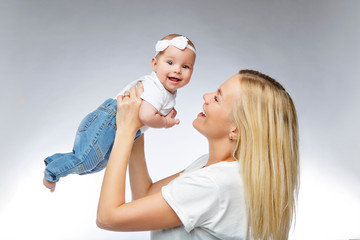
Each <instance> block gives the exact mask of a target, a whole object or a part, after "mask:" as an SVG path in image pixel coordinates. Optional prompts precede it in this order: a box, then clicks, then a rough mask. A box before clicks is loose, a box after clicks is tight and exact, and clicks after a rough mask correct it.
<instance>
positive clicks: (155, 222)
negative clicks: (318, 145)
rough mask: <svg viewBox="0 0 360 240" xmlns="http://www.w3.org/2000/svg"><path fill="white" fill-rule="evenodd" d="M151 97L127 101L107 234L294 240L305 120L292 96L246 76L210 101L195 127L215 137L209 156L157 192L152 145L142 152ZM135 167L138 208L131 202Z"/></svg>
mask: <svg viewBox="0 0 360 240" xmlns="http://www.w3.org/2000/svg"><path fill="white" fill-rule="evenodd" d="M141 91H142V86H141V85H140V84H138V87H137V89H135V88H132V89H131V91H130V97H128V96H126V95H125V97H123V96H119V97H118V113H119V112H122V111H124V112H125V111H126V112H127V114H126V115H125V114H118V118H117V126H118V129H117V133H116V137H115V142H114V147H113V150H112V153H111V156H110V160H109V163H108V166H107V169H106V172H105V176H104V181H103V186H102V189H101V194H100V200H99V207H98V215H97V225H98V226H99V227H100V228H104V229H108V230H115V231H139V230H140V231H144V230H151V231H152V233H151V237H152V239H171V240H177V239H179V240H180V239H287V238H288V235H289V230H290V226H291V222H292V218H293V216H294V208H295V200H296V196H297V191H298V181H299V180H298V178H299V157H298V126H297V116H296V111H295V107H294V104H293V102H292V100H291V97H290V96H289V94H288V93H287V92H286V91H285V89H284V88H283V87H282V86H281V85H280V84H279V83H278V82H276V81H275V80H274V79H272V78H270V77H268V76H266V75H264V74H262V73H260V72H257V71H252V70H242V71H240V72H239V73H238V74H236V75H234V76H232V77H230V78H229V79H228V80H226V81H225V82H224V83H223V84H222V85H221V86H220V87H219V88H218V89H217V90H216V91H215V92H213V93H209V94H205V95H204V101H205V102H204V105H203V111H202V112H201V113H199V114H198V116H197V118H196V119H195V120H194V122H193V126H194V128H195V129H196V130H198V131H199V132H200V133H201V134H202V135H204V136H205V137H206V138H207V140H208V142H209V154H207V155H205V156H202V157H200V158H199V159H197V160H196V161H194V163H192V164H191V165H190V166H189V167H188V168H186V169H185V170H184V171H182V172H179V173H177V174H175V175H172V176H170V177H168V178H165V179H163V180H161V181H158V182H156V183H153V182H152V181H151V178H150V177H149V174H148V171H147V167H146V161H145V153H144V137H143V136H141V137H140V138H138V139H137V140H136V141H135V142H134V143H133V139H134V136H135V134H136V131H137V129H139V127H141V123H140V121H139V118H138V111H139V106H140V104H141V100H140V99H139V97H138V96H139V94H141ZM126 94H127V93H126ZM174 117H175V116H174ZM128 166H129V175H130V184H131V189H132V196H133V201H132V202H129V203H125V176H126V170H127V167H128Z"/></svg>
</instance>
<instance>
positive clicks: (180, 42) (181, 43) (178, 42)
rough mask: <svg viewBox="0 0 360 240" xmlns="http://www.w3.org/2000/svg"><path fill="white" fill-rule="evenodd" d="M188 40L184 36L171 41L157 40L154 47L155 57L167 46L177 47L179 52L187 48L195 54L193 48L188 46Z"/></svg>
mask: <svg viewBox="0 0 360 240" xmlns="http://www.w3.org/2000/svg"><path fill="white" fill-rule="evenodd" d="M188 41H189V40H188V39H187V38H186V37H184V36H179V37H175V38H173V39H171V40H159V41H158V42H157V43H156V45H155V51H156V53H155V56H156V55H158V54H159V52H162V51H164V50H165V49H166V48H167V47H168V46H174V47H177V48H178V49H180V50H184V49H185V48H188V49H190V50H192V51H193V52H194V53H195V54H196V51H195V48H193V47H192V46H190V45H189V44H188Z"/></svg>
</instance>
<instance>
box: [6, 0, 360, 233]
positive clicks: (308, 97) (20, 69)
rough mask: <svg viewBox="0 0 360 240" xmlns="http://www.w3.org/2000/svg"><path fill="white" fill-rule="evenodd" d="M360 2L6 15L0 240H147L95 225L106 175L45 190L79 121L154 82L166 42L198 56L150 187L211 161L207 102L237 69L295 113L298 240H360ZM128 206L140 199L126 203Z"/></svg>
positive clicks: (84, 5)
mask: <svg viewBox="0 0 360 240" xmlns="http://www.w3.org/2000/svg"><path fill="white" fill-rule="evenodd" d="M359 22H360V1H222V2H220V1H219V2H215V1H204V0H202V1H188V0H183V1H156V3H150V1H131V2H130V1H115V0H113V1H109V0H104V1H84V0H77V1H75V0H74V1H48V0H44V1H38V0H36V1H17V0H9V1H6V0H1V1H0V34H1V37H0V80H1V88H0V89H1V90H0V91H1V92H0V93H1V94H0V97H1V101H0V104H1V110H2V114H1V119H0V121H1V124H0V126H1V138H0V146H1V149H2V150H1V170H0V171H1V174H0V189H1V194H0V226H1V227H0V228H1V230H0V239H24V238H27V239H48V238H52V239H148V236H149V233H148V232H137V233H114V232H107V231H103V230H100V229H98V228H97V227H96V225H95V218H96V208H97V201H98V196H99V192H100V187H101V181H102V177H103V172H102V173H99V174H95V175H91V176H83V177H79V176H70V177H68V178H65V179H63V180H61V181H60V182H59V184H58V186H57V189H56V191H55V193H53V194H51V193H49V192H48V191H47V190H45V188H43V186H42V171H43V168H44V165H43V163H42V159H43V158H45V157H46V156H47V155H50V154H52V153H55V152H66V151H69V150H71V147H72V143H73V138H74V134H75V131H76V129H77V125H78V123H79V122H80V121H81V119H82V117H83V116H84V115H86V114H87V113H88V112H89V111H91V110H92V109H93V108H94V107H96V106H97V105H98V104H100V103H101V102H102V101H103V100H104V99H106V98H108V97H113V96H115V95H116V94H117V93H118V91H119V90H120V89H121V88H122V87H123V86H124V85H125V84H126V83H127V82H129V81H132V80H134V79H136V78H137V77H138V76H140V75H143V74H147V73H149V72H150V71H151V68H150V60H151V57H152V56H153V54H154V45H155V43H156V41H157V40H158V39H159V38H161V37H162V36H164V35H166V34H168V33H182V34H184V35H187V36H188V37H189V38H190V39H191V40H192V41H193V42H194V43H195V45H196V47H197V53H198V56H197V62H196V66H195V71H194V74H193V77H192V80H191V82H190V84H189V85H188V86H187V87H185V88H183V89H181V90H180V91H179V93H178V101H177V102H178V104H177V107H176V108H177V110H178V112H179V114H178V116H179V118H180V120H181V124H180V125H179V126H176V127H174V128H172V129H168V130H149V131H148V133H147V134H146V142H147V145H146V151H147V160H148V165H149V170H150V174H151V176H152V178H153V180H157V179H160V178H162V177H165V176H167V175H170V174H172V173H174V172H177V171H180V170H182V169H183V168H184V167H186V166H187V165H188V164H189V163H190V162H192V161H193V160H194V159H195V158H196V157H198V156H199V155H201V154H203V153H206V152H207V142H206V139H205V138H204V137H202V136H201V135H200V134H199V133H197V132H196V131H195V130H194V129H193V128H192V124H191V123H192V121H193V119H194V118H195V117H196V115H197V113H198V112H199V111H200V108H201V106H202V104H203V100H202V94H204V93H206V92H210V91H214V90H216V88H217V87H218V86H219V85H220V84H221V83H222V82H223V81H224V80H226V79H227V78H228V77H230V76H231V75H233V74H235V73H236V72H237V71H238V70H239V69H244V68H251V69H256V70H260V71H261V72H264V73H266V74H268V75H270V76H272V77H274V78H276V79H278V80H279V81H280V82H281V83H283V85H284V86H285V88H286V89H287V90H288V91H289V92H290V94H291V95H292V97H293V99H294V101H295V105H296V107H297V111H298V117H299V123H300V141H301V190H300V195H299V205H298V213H297V222H296V228H295V231H294V232H292V234H291V239H345V238H349V237H360V230H359V229H360V227H359V226H360V187H359V184H360V177H359V169H360V163H359V153H358V150H359V148H360V144H359V137H358V136H359V132H360V131H359V130H360V127H359V122H360V112H359V105H360V104H359V103H360V96H359V90H360V81H359V80H360V79H359V75H360V44H359V43H360V27H359ZM127 199H130V194H128V195H127Z"/></svg>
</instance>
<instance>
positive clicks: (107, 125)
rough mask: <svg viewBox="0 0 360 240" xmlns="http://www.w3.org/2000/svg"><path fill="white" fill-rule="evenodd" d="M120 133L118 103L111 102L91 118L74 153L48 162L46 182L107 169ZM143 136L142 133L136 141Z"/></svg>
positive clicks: (82, 128)
mask: <svg viewBox="0 0 360 240" xmlns="http://www.w3.org/2000/svg"><path fill="white" fill-rule="evenodd" d="M115 131H116V99H112V98H110V99H108V100H106V101H105V102H104V103H103V104H101V105H100V106H99V107H98V108H97V109H96V110H95V111H93V112H91V113H90V114H88V115H87V116H86V117H85V118H84V119H83V120H82V121H81V123H80V125H79V128H78V130H77V132H76V137H75V142H74V147H73V151H72V152H70V153H56V154H54V155H52V156H50V157H47V158H46V159H45V160H44V162H45V165H46V166H47V167H46V169H45V178H46V179H47V180H48V181H50V182H57V181H59V179H60V177H65V176H66V175H68V174H71V173H76V174H80V175H83V174H89V173H95V172H98V171H100V170H102V169H104V168H105V167H106V164H107V162H108V160H109V156H110V152H111V149H112V146H113V143H114V138H115ZM140 136H141V131H140V130H138V131H137V133H136V136H135V139H136V138H138V137H140Z"/></svg>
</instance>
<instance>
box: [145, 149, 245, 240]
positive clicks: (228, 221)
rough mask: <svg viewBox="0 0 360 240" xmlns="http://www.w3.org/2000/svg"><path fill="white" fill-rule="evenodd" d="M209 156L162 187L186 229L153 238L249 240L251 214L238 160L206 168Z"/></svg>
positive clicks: (166, 232) (153, 237) (160, 233)
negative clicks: (248, 228)
mask: <svg viewBox="0 0 360 240" xmlns="http://www.w3.org/2000/svg"><path fill="white" fill-rule="evenodd" d="M208 158H209V156H208V155H204V156H202V157H200V158H199V159H197V160H196V161H195V162H193V163H192V164H191V165H190V166H189V167H187V168H186V169H185V171H184V172H183V173H182V174H180V176H179V177H177V178H176V179H174V180H173V181H171V182H170V183H169V184H168V185H167V186H164V187H163V188H162V190H161V191H162V195H163V197H164V199H165V200H166V201H167V203H168V204H169V205H170V207H171V208H172V209H173V210H174V211H175V212H176V214H177V215H178V217H179V218H180V220H181V222H182V223H183V225H182V226H178V227H175V228H169V229H164V230H159V231H153V232H152V233H151V239H154V240H162V239H170V240H180V239H181V240H184V239H237V240H238V239H246V233H247V224H248V223H247V214H246V205H245V197H244V188H243V183H242V179H241V175H240V165H239V163H238V161H233V162H219V163H215V164H212V165H210V166H208V167H204V166H205V164H206V163H207V161H208Z"/></svg>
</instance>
